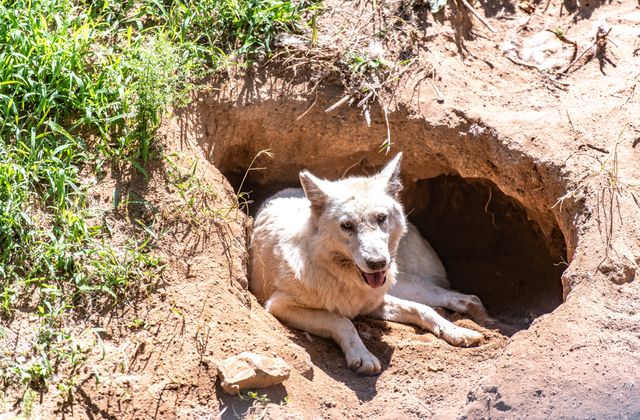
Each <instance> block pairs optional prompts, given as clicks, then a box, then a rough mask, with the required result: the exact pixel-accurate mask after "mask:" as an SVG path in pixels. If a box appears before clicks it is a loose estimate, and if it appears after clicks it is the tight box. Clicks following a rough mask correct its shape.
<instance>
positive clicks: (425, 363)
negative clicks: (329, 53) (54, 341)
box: [36, 1, 640, 419]
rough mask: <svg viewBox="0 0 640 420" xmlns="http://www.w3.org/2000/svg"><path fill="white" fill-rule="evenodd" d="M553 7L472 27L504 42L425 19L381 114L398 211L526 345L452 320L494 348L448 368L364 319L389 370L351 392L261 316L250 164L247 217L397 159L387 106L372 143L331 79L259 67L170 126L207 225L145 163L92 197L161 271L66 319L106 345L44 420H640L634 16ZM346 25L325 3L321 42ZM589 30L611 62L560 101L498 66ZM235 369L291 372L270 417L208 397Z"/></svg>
mask: <svg viewBox="0 0 640 420" xmlns="http://www.w3.org/2000/svg"><path fill="white" fill-rule="evenodd" d="M551 3H553V4H551ZM551 3H550V5H549V7H548V8H547V9H546V10H545V11H544V13H537V12H536V13H534V14H533V15H531V16H528V15H524V14H523V12H521V11H520V10H519V9H518V8H517V7H516V6H515V5H514V4H511V3H510V2H503V3H501V7H502V10H500V7H495V8H494V7H490V6H488V3H487V5H486V6H485V7H484V10H483V12H484V13H485V14H486V15H487V16H488V17H489V18H490V19H491V23H492V25H493V26H494V27H495V28H496V29H497V30H498V31H499V32H498V34H497V35H493V34H491V33H489V32H488V30H486V28H484V27H482V26H479V25H477V24H474V25H472V26H473V27H474V29H473V33H471V34H470V35H471V36H468V37H463V38H460V37H459V35H460V33H459V31H457V29H456V27H455V25H452V24H451V22H449V21H446V20H445V21H443V22H439V21H429V20H428V19H427V20H426V21H420V22H419V25H422V26H419V27H418V28H417V29H418V32H416V33H423V34H424V37H425V39H422V41H421V42H422V45H427V46H428V48H421V49H419V51H417V52H416V60H417V61H416V64H414V66H413V67H412V70H410V71H408V72H406V73H405V74H404V75H403V77H402V80H401V82H400V83H398V84H397V86H396V88H395V89H394V92H393V97H392V98H391V99H390V102H389V103H388V110H389V114H388V126H389V129H390V132H391V136H392V137H391V138H392V142H393V145H392V149H391V153H395V151H399V150H402V151H403V152H404V154H405V159H404V162H403V176H404V182H405V185H406V191H405V194H404V197H403V200H404V203H405V207H406V209H407V211H410V218H411V220H412V221H413V222H414V223H416V224H417V225H418V226H419V228H420V229H421V231H422V232H423V234H424V235H425V236H426V237H428V239H429V240H430V241H431V242H432V243H433V244H434V247H435V248H436V249H437V250H438V251H439V252H440V254H441V256H442V258H443V260H444V262H445V265H446V266H447V268H448V270H449V273H450V275H451V277H452V281H453V284H454V285H455V286H456V287H458V288H459V289H461V290H463V291H469V292H474V293H477V294H479V295H480V296H481V297H482V298H483V299H484V300H485V302H486V303H487V305H488V307H489V310H490V311H491V312H492V313H493V314H494V315H495V316H497V317H499V318H501V319H502V320H504V321H505V322H508V323H510V324H511V325H512V326H514V328H515V329H516V330H519V331H518V332H517V333H515V334H513V335H511V336H509V335H504V334H502V333H500V332H499V331H491V330H486V329H483V328H482V327H481V326H478V325H476V324H475V323H473V322H472V321H470V320H467V319H458V318H459V317H456V316H455V315H452V318H453V319H454V320H455V321H456V322H458V323H460V324H461V325H466V326H469V327H471V328H476V329H478V330H481V331H483V333H484V334H485V336H486V340H485V342H484V343H483V344H482V345H481V346H479V347H477V348H471V349H459V348H454V347H451V346H449V345H447V344H446V343H444V342H442V341H441V340H438V339H436V338H435V337H433V336H432V335H431V334H425V333H424V332H422V331H419V330H417V329H415V328H413V327H411V326H404V325H400V324H393V323H385V322H378V321H372V320H366V319H365V320H357V321H356V326H357V328H358V330H359V331H360V333H361V335H362V336H363V338H364V341H365V344H366V345H367V347H368V348H369V349H371V351H372V352H373V353H374V354H376V356H378V357H379V358H380V360H381V361H382V363H383V366H384V367H383V372H382V373H381V375H379V376H377V377H361V376H358V375H356V374H354V373H352V372H350V371H349V370H348V369H347V368H346V366H345V363H344V358H343V355H342V354H341V352H340V350H339V349H338V348H337V346H335V344H333V343H331V342H330V341H327V340H323V339H319V338H317V337H312V336H310V335H308V334H305V333H303V332H300V331H296V330H292V329H289V328H287V327H285V326H283V325H282V324H280V323H279V322H278V321H277V320H275V319H274V318H273V317H271V316H270V315H268V314H267V313H266V312H265V311H264V310H263V309H262V308H261V307H260V306H259V305H258V303H257V302H256V300H255V298H254V297H253V296H252V295H251V294H250V293H248V291H247V289H246V285H247V277H246V258H247V253H246V249H247V240H248V239H247V238H248V233H249V231H250V226H251V222H250V219H248V218H247V217H245V215H244V214H243V213H242V212H241V211H237V209H236V207H235V196H234V195H235V193H234V192H233V190H232V188H231V186H234V187H236V188H237V187H239V185H240V183H241V180H242V178H243V176H244V174H245V172H246V171H247V169H248V168H249V166H250V164H251V162H252V160H253V158H254V157H255V156H256V155H257V154H258V153H259V152H260V151H261V150H264V149H270V150H271V152H272V153H273V158H271V159H267V158H266V157H265V156H261V157H260V158H259V159H258V160H257V161H256V162H254V167H265V168H266V169H264V170H256V171H250V172H249V176H248V178H247V180H245V183H244V184H243V188H242V190H243V191H251V195H250V197H251V199H252V200H253V201H254V203H253V204H252V206H253V207H250V208H255V204H256V203H258V202H260V201H261V200H262V199H263V198H264V197H266V196H267V195H268V194H270V193H272V192H274V191H276V190H277V189H279V188H281V187H284V186H292V185H296V184H297V173H298V171H299V170H301V169H303V168H307V169H309V170H311V171H313V172H314V173H316V174H318V175H321V176H326V177H329V178H337V177H341V176H343V175H349V174H363V173H364V174H366V173H371V172H372V171H374V170H375V168H376V167H379V166H380V165H381V164H382V163H384V162H385V161H386V160H388V158H389V157H388V156H384V155H383V154H380V153H378V152H377V148H378V145H379V144H380V143H381V142H382V141H383V140H384V139H385V138H386V137H387V120H386V119H385V117H384V114H383V112H382V111H381V110H380V109H379V108H378V107H376V106H373V107H372V108H371V119H372V121H371V127H367V125H366V123H365V119H364V118H363V116H362V115H361V113H360V111H359V110H358V109H353V108H349V107H342V108H339V109H338V110H336V111H334V112H332V113H325V112H324V109H326V108H327V107H328V106H330V105H332V104H334V103H335V102H336V101H337V100H339V99H340V98H341V97H342V96H343V95H344V91H343V89H342V87H340V86H339V85H337V84H334V83H332V81H331V79H330V78H329V79H326V80H325V82H323V83H321V84H319V85H317V86H318V90H315V91H310V88H309V81H310V80H311V81H312V82H313V84H314V85H316V81H317V80H318V79H317V77H316V76H317V75H314V74H312V73H304V72H303V71H300V72H298V74H296V75H291V74H290V73H288V72H287V71H286V70H283V69H282V68H278V67H277V65H272V66H266V67H263V68H261V69H258V70H257V71H256V73H255V74H253V75H250V76H247V77H240V78H233V77H232V78H231V79H229V80H226V81H225V82H223V83H217V84H216V83H214V85H213V89H211V93H209V94H207V95H203V96H202V97H201V98H199V100H198V102H197V103H196V105H194V106H193V107H191V108H189V109H187V110H183V111H181V112H179V113H177V115H176V117H175V118H174V119H172V120H171V121H167V122H166V123H165V125H164V127H163V129H162V134H163V138H164V141H163V142H164V143H163V145H164V148H165V150H167V151H169V152H170V154H171V156H172V159H173V160H175V161H176V162H178V163H179V165H180V166H181V167H183V168H187V169H188V168H191V165H192V164H193V162H196V163H197V177H198V179H200V180H201V181H202V185H205V186H206V187H202V188H201V189H196V190H194V191H200V192H198V194H201V193H202V191H208V193H207V194H209V195H208V196H207V197H208V198H207V200H204V201H206V205H205V206H204V207H201V208H199V209H197V211H194V210H193V209H191V208H189V207H185V206H184V202H183V198H182V197H181V195H180V193H179V191H176V189H175V188H172V187H171V186H170V185H169V184H170V183H169V182H168V174H169V173H170V172H171V168H170V167H169V165H167V163H166V161H160V162H156V163H155V165H156V166H155V167H154V168H150V169H149V179H147V180H142V179H140V177H137V178H136V177H135V176H129V175H124V176H123V175H122V174H119V175H115V174H112V175H111V176H109V177H107V178H106V179H105V180H103V181H102V182H101V184H100V185H99V186H98V188H97V189H96V197H97V198H96V200H97V201H99V202H101V203H104V205H105V206H109V205H112V203H110V200H112V197H113V190H114V188H117V189H118V190H119V192H120V193H121V194H122V195H123V196H125V195H126V194H134V195H135V197H143V198H144V202H145V203H146V204H145V205H144V206H145V208H132V209H130V210H131V214H133V215H136V214H138V213H139V214H142V215H144V214H146V213H145V211H147V213H148V212H150V213H151V214H152V215H153V218H152V219H153V220H152V221H153V224H152V226H153V229H155V231H156V232H157V236H158V238H157V242H156V243H155V245H156V247H157V249H158V252H159V253H160V254H161V255H162V256H163V257H164V259H165V261H167V266H166V269H165V272H164V273H163V279H162V282H161V284H159V287H158V289H157V291H156V292H154V293H152V294H150V295H149V296H147V297H146V298H143V299H138V300H135V301H130V302H128V303H127V304H126V305H123V306H122V307H120V309H119V310H118V311H116V312H110V313H100V314H93V315H92V316H91V317H90V318H89V319H87V320H83V322H82V323H81V322H77V327H78V330H82V328H83V327H85V326H91V327H95V326H100V327H103V328H105V329H106V331H107V332H106V333H105V334H102V335H101V344H100V346H96V347H95V351H94V352H93V353H92V354H91V360H90V361H91V362H92V363H91V364H90V366H91V368H90V369H87V370H86V371H85V372H83V373H82V375H81V376H80V377H79V378H78V383H79V384H80V389H79V391H78V393H77V395H76V397H75V404H73V405H71V406H65V407H60V406H55V404H54V403H50V404H48V403H46V402H45V404H44V406H43V408H42V411H41V413H40V414H42V416H43V417H47V416H48V415H49V414H50V413H52V412H57V413H62V412H64V413H65V414H66V415H70V416H72V417H104V418H164V417H176V418H196V417H199V416H211V415H213V416H220V417H222V418H236V417H239V416H242V415H251V414H255V415H258V416H264V417H271V418H282V417H285V416H299V417H304V418H315V417H324V418H363V417H375V418H393V419H395V418H433V417H438V418H456V417H457V418H524V417H528V418H529V417H530V418H586V417H596V418H614V417H615V418H636V417H638V416H639V415H640V386H638V384H637V372H638V370H639V368H640V356H639V354H640V351H639V350H640V328H639V327H638V325H640V323H639V321H640V315H639V314H640V289H639V287H638V281H637V279H636V270H637V267H638V265H640V257H638V256H639V255H640V244H639V243H638V238H640V219H638V217H637V214H638V210H639V209H638V204H637V202H635V201H634V199H635V198H637V197H640V192H639V191H638V185H640V180H639V179H638V176H637V174H638V173H640V158H639V157H638V149H637V148H636V147H635V145H636V144H637V142H636V141H635V140H636V139H637V136H638V134H637V133H638V131H637V129H638V126H637V122H636V120H637V115H640V102H639V101H638V97H637V95H635V96H634V95H633V92H634V91H635V89H636V87H635V86H637V83H638V82H637V78H634V77H636V76H635V75H636V73H637V68H638V58H637V55H634V49H635V48H637V45H638V44H637V42H638V41H637V36H638V35H640V32H638V30H637V28H638V27H640V12H639V10H640V9H638V7H637V5H635V4H631V2H628V3H625V2H622V3H616V4H614V3H607V4H604V3H603V4H597V5H595V3H594V4H592V5H590V6H583V5H579V6H577V8H573V9H572V10H571V11H568V12H567V10H566V7H565V5H564V3H566V2H559V4H555V3H554V2H551ZM560 3H562V4H560ZM394 4H395V3H394ZM358 7H360V6H359V3H358V4H356V3H353V4H352V3H348V4H345V3H339V4H338V3H334V2H331V1H329V2H327V8H328V10H329V11H331V12H330V13H326V14H323V15H322V16H321V19H320V21H319V25H318V27H319V28H321V30H324V29H323V28H331V27H332V26H331V25H330V24H331V22H325V21H324V20H323V19H335V15H336V14H338V15H339V14H341V13H342V14H344V16H347V17H348V19H350V22H351V20H353V19H356V20H357V19H361V20H360V22H361V24H362V25H361V26H359V27H362V28H364V27H365V26H366V25H365V23H366V19H368V18H370V17H371V11H370V10H368V9H367V8H366V7H364V8H362V9H358V10H354V9H357V8H358ZM367 7H368V6H367ZM415 7H418V3H416V6H415ZM505 16H507V17H508V18H504V17H505ZM601 20H606V21H607V22H608V23H609V24H611V25H614V26H615V28H616V29H615V31H614V32H612V34H615V35H616V37H615V42H616V45H617V47H616V50H615V52H614V53H615V57H613V55H612V56H611V58H612V59H614V60H615V62H614V64H616V65H615V66H611V65H609V64H607V66H606V67H604V68H602V67H601V63H600V62H599V60H596V59H594V60H592V61H589V62H585V63H580V65H577V66H576V67H575V69H573V70H572V72H570V74H569V75H568V76H567V77H566V79H565V80H566V81H568V82H569V84H570V87H569V88H567V90H561V89H558V88H557V86H556V85H552V86H551V87H550V86H549V82H548V81H547V79H545V77H544V75H541V74H540V73H539V72H537V71H535V70H532V69H531V68H527V67H523V66H520V65H517V64H514V63H513V62H511V61H509V60H508V59H506V58H505V57H503V55H502V51H501V50H500V49H499V48H498V45H499V44H501V43H502V42H503V41H510V42H511V41H513V40H514V39H515V41H516V42H515V43H516V44H517V45H520V44H521V43H522V42H524V41H526V40H527V39H529V38H532V37H534V36H535V35H536V34H537V33H539V32H544V31H545V30H546V29H549V28H555V27H562V28H570V29H571V33H570V35H571V37H572V39H575V40H579V41H580V45H581V46H582V45H588V42H591V39H592V37H593V33H594V31H593V22H596V21H601ZM525 21H526V25H525V26H524V27H523V26H522V24H523V22H525ZM409 23H410V22H409ZM409 23H407V25H408V24H409ZM469 23H470V22H466V26H465V27H467V26H469V25H468V24H469ZM476 23H477V22H476ZM335 25H336V23H335V22H334V23H333V27H335ZM374 29H375V28H374ZM467 29H469V28H468V27H467ZM321 35H322V34H321ZM461 42H462V43H463V44H461ZM566 48H567V47H566V46H563V47H562V54H565V53H567V51H566ZM562 54H559V55H558V57H561V58H562V57H564V55H562ZM565 55H566V54H565ZM434 64H435V65H437V70H438V72H437V74H438V76H437V77H436V78H435V79H433V80H430V79H427V78H425V75H424V73H423V72H422V69H429V68H433V66H434ZM603 70H604V71H603ZM432 82H433V83H435V84H437V86H438V87H439V89H440V91H441V93H442V96H443V98H444V101H442V100H437V99H442V98H436V94H435V93H434V89H433V85H432ZM316 92H317V96H316ZM567 114H569V115H571V119H572V122H573V127H572V126H571V125H570V124H569V123H568V121H567ZM622 128H625V130H622ZM174 154H175V155H176V156H174ZM214 165H215V166H214ZM185 172H188V171H187V170H186V169H185ZM221 172H222V174H221ZM191 193H193V191H191ZM198 197H200V198H201V196H198ZM132 202H134V201H132ZM198 202H202V200H200V199H199V200H198ZM176 208H177V209H178V210H177V211H176ZM119 223H120V224H116V229H114V240H122V239H123V238H126V234H127V228H126V227H125V224H126V221H125V220H120V222H119ZM136 320H142V321H143V324H141V326H140V323H139V322H134V321H136ZM102 350H104V351H102ZM245 350H250V351H256V352H264V353H275V354H277V355H279V356H281V357H283V358H285V360H286V361H287V362H289V363H290V364H291V365H292V367H293V372H292V376H291V378H290V379H289V380H287V381H285V382H284V383H283V385H282V386H279V387H274V388H272V389H269V390H266V391H264V392H265V393H266V394H267V396H268V398H269V399H270V401H271V402H270V403H269V404H267V405H266V406H263V405H262V404H261V403H258V402H256V401H253V400H251V399H247V398H245V399H241V398H238V397H232V396H228V395H226V394H224V393H223V392H222V391H221V389H220V387H219V386H217V385H216V377H215V376H216V365H217V363H218V362H219V361H220V360H222V359H223V358H225V357H228V356H231V355H234V354H237V353H240V352H242V351H245ZM105 355H106V356H105ZM285 397H286V398H285ZM56 410H57V411H56ZM36 414H37V413H36Z"/></svg>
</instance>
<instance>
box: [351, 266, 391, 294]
mask: <svg viewBox="0 0 640 420" xmlns="http://www.w3.org/2000/svg"><path fill="white" fill-rule="evenodd" d="M358 270H360V269H359V268H358ZM360 275H361V276H362V279H363V280H364V281H365V282H366V283H367V284H368V285H369V286H371V287H373V288H374V289H375V288H376V287H380V286H382V285H383V284H384V283H385V282H386V281H387V272H386V271H376V272H375V273H365V272H364V271H362V270H360Z"/></svg>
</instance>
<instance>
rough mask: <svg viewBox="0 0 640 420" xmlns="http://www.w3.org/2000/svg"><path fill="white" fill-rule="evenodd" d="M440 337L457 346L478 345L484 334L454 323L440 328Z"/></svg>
mask: <svg viewBox="0 0 640 420" xmlns="http://www.w3.org/2000/svg"><path fill="white" fill-rule="evenodd" d="M440 337H441V338H442V339H444V340H445V341H446V342H447V343H449V344H451V345H452V346H456V347H472V346H477V345H478V344H480V342H481V341H482V338H483V336H482V334H480V333H479V332H477V331H473V330H469V329H467V328H462V327H458V326H455V325H452V326H451V327H448V328H443V329H441V330H440Z"/></svg>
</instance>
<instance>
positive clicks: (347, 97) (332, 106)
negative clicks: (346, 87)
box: [324, 95, 351, 112]
mask: <svg viewBox="0 0 640 420" xmlns="http://www.w3.org/2000/svg"><path fill="white" fill-rule="evenodd" d="M349 99H351V95H346V96H344V97H343V98H342V99H340V100H339V101H338V102H336V103H335V104H333V105H331V106H330V107H329V108H327V109H325V110H324V112H331V111H334V110H336V109H338V108H340V107H341V106H342V105H344V104H346V103H347V101H349Z"/></svg>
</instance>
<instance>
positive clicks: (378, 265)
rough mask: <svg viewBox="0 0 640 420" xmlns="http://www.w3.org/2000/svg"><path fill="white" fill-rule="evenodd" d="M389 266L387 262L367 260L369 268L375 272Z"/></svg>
mask: <svg viewBox="0 0 640 420" xmlns="http://www.w3.org/2000/svg"><path fill="white" fill-rule="evenodd" d="M386 265H387V260H367V267H369V268H370V269H372V270H374V271H380V270H382V269H383V268H384V267H385V266H386Z"/></svg>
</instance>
